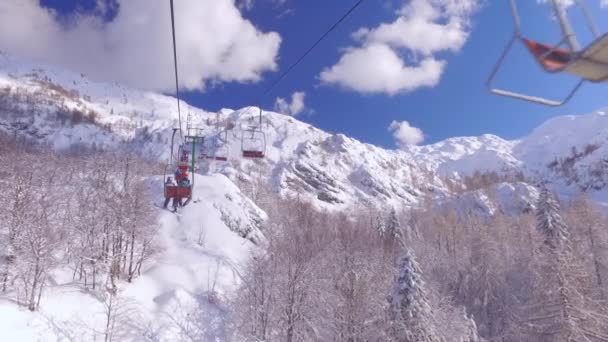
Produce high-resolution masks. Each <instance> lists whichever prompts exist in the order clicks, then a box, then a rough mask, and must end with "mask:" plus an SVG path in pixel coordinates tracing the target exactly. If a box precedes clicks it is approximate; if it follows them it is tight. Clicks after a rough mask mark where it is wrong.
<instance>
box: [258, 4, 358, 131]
mask: <svg viewBox="0 0 608 342" xmlns="http://www.w3.org/2000/svg"><path fill="white" fill-rule="evenodd" d="M363 1H365V0H358V1H357V2H355V3H354V4H353V5H352V6H351V7H350V8H349V9H348V11H346V12H345V13H344V14H343V15H342V16H341V17H340V18H339V19H338V20H337V21H336V22H335V23H334V24H333V25H332V26H331V27H329V28H328V29H327V30H326V31H325V32H324V33H323V34H322V35H321V36H320V37H319V38H318V39H317V40H316V41H315V42H314V43H313V44H312V45H311V46H310V47H309V48H308V49H307V50H306V51H305V52H304V53H303V54H302V55H301V56H300V57H299V58H298V59H297V60H296V61H295V62H294V63H292V64H291V65H290V66H289V67H288V68H287V70H285V71H284V72H283V73H282V74H281V75H279V77H277V78H276V79H275V80H274V81H273V82H272V83H271V84H270V85H269V86H268V87H266V89H264V91H262V93H261V94H260V96H258V98H257V100H256V101H254V103H258V104H259V103H261V101H262V99H263V98H264V96H266V95H268V94H269V93H270V92H271V91H272V90H273V89H274V87H276V86H277V85H278V84H279V83H281V81H282V80H283V79H284V78H285V77H286V76H287V75H288V74H289V73H290V72H291V71H292V70H293V69H294V68H295V67H296V66H298V65H299V64H300V63H301V62H302V61H303V60H304V58H306V57H307V56H308V55H309V54H310V53H311V52H312V50H314V49H315V48H316V47H317V46H318V45H319V44H320V43H321V42H322V41H323V40H325V38H327V36H328V35H329V34H330V33H331V32H332V31H334V30H335V29H336V28H337V27H338V26H339V25H340V24H341V23H342V22H343V21H344V20H346V18H348V17H349V16H350V15H351V14H352V13H353V12H354V11H355V10H356V9H357V8H358V7H359V6H360V5H361V4H362V3H363ZM261 108H262V107H261V106H260V125H262V110H261Z"/></svg>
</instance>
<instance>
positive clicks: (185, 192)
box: [163, 129, 194, 208]
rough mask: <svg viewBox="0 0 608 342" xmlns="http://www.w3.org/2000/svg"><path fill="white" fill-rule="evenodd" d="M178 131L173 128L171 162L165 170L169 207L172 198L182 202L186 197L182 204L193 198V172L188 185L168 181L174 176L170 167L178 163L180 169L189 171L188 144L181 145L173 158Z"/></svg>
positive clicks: (165, 189)
mask: <svg viewBox="0 0 608 342" xmlns="http://www.w3.org/2000/svg"><path fill="white" fill-rule="evenodd" d="M176 131H177V129H174V130H173V136H172V137H171V158H170V161H169V163H168V164H167V165H166V166H165V170H164V172H163V193H164V197H165V203H164V208H167V205H168V204H169V201H170V200H171V199H173V201H174V203H177V202H176V201H179V203H181V202H182V200H183V199H186V201H185V202H184V203H182V206H186V205H187V204H188V203H189V202H190V200H191V199H192V185H193V184H194V173H192V176H191V178H190V177H188V183H189V184H188V185H183V184H179V183H174V182H168V180H169V179H171V178H172V176H170V175H172V173H170V172H169V167H170V166H173V165H176V166H177V168H178V169H180V170H182V172H183V171H184V170H185V172H187V170H188V161H189V158H190V157H191V156H190V155H189V153H190V150H189V149H188V148H187V147H186V145H180V147H179V148H178V153H177V156H176V158H175V159H174V158H173V144H174V139H175V133H176Z"/></svg>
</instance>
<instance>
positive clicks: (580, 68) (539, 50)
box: [486, 0, 608, 106]
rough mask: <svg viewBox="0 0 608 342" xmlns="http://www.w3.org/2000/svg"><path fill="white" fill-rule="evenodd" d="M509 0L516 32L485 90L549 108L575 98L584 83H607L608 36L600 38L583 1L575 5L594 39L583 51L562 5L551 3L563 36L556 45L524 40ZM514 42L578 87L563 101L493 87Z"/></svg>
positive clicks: (512, 2) (514, 8)
mask: <svg viewBox="0 0 608 342" xmlns="http://www.w3.org/2000/svg"><path fill="white" fill-rule="evenodd" d="M509 1H510V5H511V14H512V15H513V22H514V25H515V30H514V33H513V35H512V37H511V39H510V40H509V42H508V43H507V46H506V48H505V50H504V51H503V53H502V55H501V56H500V58H499V59H498V62H497V63H496V65H495V66H494V69H493V70H492V72H491V74H490V76H489V78H488V80H487V82H486V85H487V87H488V89H489V90H490V91H491V92H492V93H494V94H496V95H501V96H507V97H511V98H515V99H519V100H524V101H529V102H534V103H539V104H543V105H548V106H561V105H563V104H564V103H566V102H568V101H569V100H570V99H571V98H572V97H573V96H574V94H575V93H576V92H577V91H578V89H579V88H580V87H581V85H582V84H583V83H584V82H585V81H590V82H605V81H608V34H604V35H601V36H600V35H599V33H598V30H597V28H596V26H595V24H594V22H593V19H592V18H591V15H590V14H589V13H588V11H587V8H586V7H585V6H584V4H583V3H582V1H583V0H579V1H577V4H578V5H580V6H582V9H583V11H584V14H585V19H586V21H587V25H588V27H589V29H590V31H591V32H592V33H593V34H594V36H595V40H594V41H593V42H591V43H590V44H589V45H588V46H586V47H585V48H583V49H581V48H580V47H579V44H578V41H577V39H576V36H575V34H574V32H573V30H572V27H571V26H570V23H569V21H568V18H567V16H566V13H565V10H564V8H563V7H562V5H560V4H559V1H558V0H552V3H553V8H554V11H555V14H556V17H557V20H558V21H559V23H560V27H561V30H562V36H563V37H562V39H561V41H560V42H559V43H558V44H557V45H548V44H543V43H539V42H536V41H534V40H531V39H528V38H526V37H525V36H524V35H523V34H522V32H521V22H520V18H519V12H518V9H517V4H516V0H509ZM516 41H520V42H522V43H523V44H524V46H525V47H526V48H527V49H528V51H529V52H530V53H531V54H532V56H533V57H534V58H535V59H536V61H537V62H538V63H539V64H540V66H541V67H542V68H543V70H545V71H546V72H549V73H568V74H571V75H574V76H577V77H579V81H578V82H577V84H576V85H575V86H574V88H573V89H572V90H571V91H570V93H568V95H567V96H566V97H565V98H564V99H562V100H552V99H546V98H542V97H537V96H532V95H527V94H523V93H519V92H514V91H510V90H504V89H499V88H495V87H494V86H493V81H494V78H495V77H496V74H497V73H498V71H499V70H500V68H501V66H502V64H503V62H504V60H505V59H506V57H507V56H508V55H509V52H510V51H511V49H512V47H513V45H514V43H515V42H516ZM564 44H567V47H563V46H564Z"/></svg>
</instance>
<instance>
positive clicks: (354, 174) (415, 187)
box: [0, 54, 608, 209]
mask: <svg viewBox="0 0 608 342" xmlns="http://www.w3.org/2000/svg"><path fill="white" fill-rule="evenodd" d="M175 103H176V102H175V99H174V98H173V97H170V96H164V95H160V94H156V93H151V92H144V91H138V90H134V89H129V88H125V87H123V86H121V85H117V84H102V83H95V82H93V81H90V80H88V79H87V78H86V76H84V75H77V74H74V73H71V72H68V71H64V70H60V69H57V68H52V67H40V66H38V65H33V64H28V63H26V62H23V61H21V60H18V59H16V58H14V57H11V56H9V55H6V54H2V55H0V129H2V130H4V131H6V132H9V133H11V134H16V135H19V136H25V137H28V138H31V139H35V140H37V141H40V142H45V143H48V144H50V145H52V146H54V147H55V148H57V149H66V148H75V147H78V146H86V147H89V148H97V149H118V148H131V149H135V150H137V151H140V152H141V153H142V154H143V155H145V156H147V157H148V158H151V159H157V160H161V161H165V160H166V159H167V158H168V155H169V144H170V137H171V133H172V128H173V127H176V126H177V125H178V115H177V108H176V105H175ZM258 112H259V109H258V108H254V107H249V108H243V109H240V110H229V109H223V110H221V111H220V112H218V113H211V112H207V111H204V110H201V109H198V108H195V107H192V106H189V105H187V104H184V106H183V107H182V113H183V114H182V116H183V117H182V126H183V127H185V126H186V121H188V122H189V123H190V125H191V126H193V127H198V128H201V129H202V131H203V132H204V134H205V135H206V136H207V137H208V138H212V137H213V136H216V135H217V134H218V129H217V128H216V123H217V122H221V124H222V125H223V126H228V127H233V128H232V129H230V130H229V131H228V134H227V136H228V145H229V161H228V162H227V163H221V162H213V163H211V165H208V164H209V162H207V161H206V162H204V163H201V165H200V167H201V168H203V169H204V168H213V169H215V170H219V171H220V172H222V173H224V174H225V175H227V176H229V177H230V178H231V179H232V180H233V181H235V182H236V181H237V180H238V181H245V182H248V181H249V182H253V181H255V179H256V173H257V174H258V176H259V174H261V175H262V176H263V177H262V178H263V179H264V180H269V181H270V182H271V183H272V186H273V188H274V190H275V191H276V192H278V193H280V194H281V195H282V196H289V195H296V194H297V195H298V196H300V197H303V198H307V199H308V200H310V201H311V202H313V203H315V204H316V205H317V206H319V207H322V208H334V209H341V208H346V207H350V206H356V205H373V206H377V207H388V206H397V207H402V206H410V205H416V204H418V203H419V202H420V199H421V198H422V196H423V195H424V194H431V195H433V196H435V197H436V198H437V199H439V200H442V201H443V200H446V199H449V198H455V197H458V196H462V193H463V191H474V190H477V189H475V188H474V187H473V188H472V187H470V186H469V187H468V188H467V189H464V188H463V185H462V184H463V183H466V181H467V180H466V178H467V177H470V176H472V175H473V174H474V173H476V172H477V173H479V172H482V173H484V172H485V173H490V172H492V173H495V174H493V175H492V177H486V179H487V180H490V181H491V182H492V183H493V184H500V183H503V182H506V184H513V183H515V182H519V183H518V184H517V186H507V185H506V184H505V185H503V186H499V188H500V191H501V196H503V197H504V198H508V197H514V198H515V197H517V196H519V195H522V194H534V193H535V192H534V191H533V189H532V186H533V185H534V183H535V182H538V181H539V180H549V181H550V182H551V183H552V184H553V186H554V187H555V188H556V189H557V190H558V191H560V192H561V193H563V194H571V193H574V192H576V191H579V190H588V191H589V192H591V193H595V194H599V193H602V192H605V191H602V190H604V189H605V188H606V186H607V184H608V168H606V166H608V157H606V155H608V154H607V152H608V144H607V143H606V139H607V138H608V115H607V114H606V113H605V112H604V111H597V112H595V113H591V114H587V115H579V116H563V117H557V118H553V119H551V120H549V121H547V122H546V123H545V124H543V125H541V126H540V127H538V128H537V129H536V130H534V131H533V132H532V133H531V134H530V135H528V136H526V137H523V138H521V139H519V140H515V141H507V140H504V139H502V138H500V137H497V136H494V135H487V134H486V135H482V136H479V137H459V138H450V139H447V140H444V141H441V142H438V143H435V144H431V145H425V146H410V147H408V148H407V149H405V150H386V149H382V148H380V147H376V146H373V145H370V144H366V143H363V142H360V141H357V140H355V139H352V138H349V137H347V136H345V135H342V134H330V133H327V132H324V131H322V130H319V129H317V128H315V127H313V126H311V125H309V124H306V123H303V122H301V121H298V120H296V119H294V118H292V117H288V116H284V115H281V114H277V113H272V112H266V111H264V112H263V117H262V129H263V131H264V133H265V135H266V156H267V157H266V158H264V159H263V160H260V161H252V160H246V159H244V158H242V157H241V153H240V150H241V138H242V135H243V134H244V130H246V129H248V128H250V127H251V126H255V125H257V122H258V121H257V120H258ZM188 118H189V119H188ZM478 176H480V175H478ZM257 178H259V177H257ZM509 192H516V193H512V194H510V193H509ZM473 195H474V194H473ZM473 195H471V196H473ZM526 196H527V195H526ZM530 196H532V195H530ZM531 199H532V198H531V197H528V200H531Z"/></svg>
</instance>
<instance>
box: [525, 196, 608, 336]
mask: <svg viewBox="0 0 608 342" xmlns="http://www.w3.org/2000/svg"><path fill="white" fill-rule="evenodd" d="M537 208H538V210H537V214H536V217H537V225H536V227H537V230H538V231H539V233H540V234H541V236H542V240H543V243H542V244H541V246H540V248H539V249H538V252H537V253H536V256H535V258H534V261H533V269H534V271H535V277H536V280H535V284H534V291H533V297H532V305H531V306H530V307H529V308H528V311H529V312H528V315H527V316H528V317H527V321H526V324H525V327H526V328H527V329H528V330H529V332H530V335H529V336H530V337H531V338H533V340H534V341H608V335H606V331H605V329H606V328H605V327H606V326H608V320H607V319H606V316H605V315H600V314H598V312H599V310H601V307H600V306H598V305H597V303H595V302H593V301H592V300H591V298H590V297H589V296H588V293H589V291H588V285H589V284H588V278H589V277H588V274H587V273H586V272H585V270H584V268H583V267H582V265H581V263H580V260H577V259H576V258H575V257H574V253H572V244H571V241H570V234H569V232H568V227H567V225H566V223H565V221H564V220H563V218H562V217H561V215H560V212H559V204H558V202H557V200H556V199H555V197H554V196H553V194H552V193H551V192H550V191H549V190H548V189H546V188H543V189H542V191H541V194H540V196H539V200H538V204H537Z"/></svg>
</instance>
